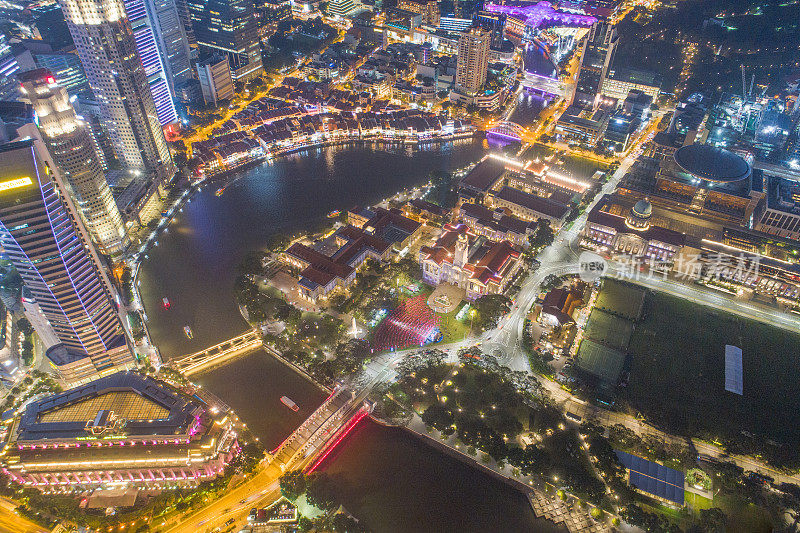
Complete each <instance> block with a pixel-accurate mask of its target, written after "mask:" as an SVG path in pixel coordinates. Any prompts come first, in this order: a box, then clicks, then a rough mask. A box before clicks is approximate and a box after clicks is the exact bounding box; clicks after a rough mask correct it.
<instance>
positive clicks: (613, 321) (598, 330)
mask: <svg viewBox="0 0 800 533" xmlns="http://www.w3.org/2000/svg"><path fill="white" fill-rule="evenodd" d="M632 333H633V322H631V321H629V320H625V319H624V318H620V317H618V316H615V315H612V314H610V313H606V312H605V311H601V310H599V309H594V310H593V311H592V313H591V314H590V315H589V321H588V323H587V324H586V331H585V332H584V337H586V338H588V339H592V340H594V341H597V342H600V343H602V344H605V345H606V346H609V347H611V348H615V349H617V350H625V349H626V348H627V347H628V342H629V341H630V339H631V334H632Z"/></svg>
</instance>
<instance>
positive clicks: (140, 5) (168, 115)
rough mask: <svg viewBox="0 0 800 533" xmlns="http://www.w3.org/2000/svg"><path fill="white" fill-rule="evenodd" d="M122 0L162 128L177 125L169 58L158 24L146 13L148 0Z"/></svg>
mask: <svg viewBox="0 0 800 533" xmlns="http://www.w3.org/2000/svg"><path fill="white" fill-rule="evenodd" d="M122 1H123V4H124V5H125V13H126V14H127V15H128V22H129V23H130V25H131V29H132V30H133V39H134V41H135V42H136V51H137V52H138V53H139V57H140V58H141V59H142V66H143V67H144V74H145V76H146V77H147V85H148V87H149V88H150V94H152V95H153V103H154V104H155V106H156V113H157V114H158V122H159V123H160V124H161V126H166V125H168V124H174V123H175V122H177V121H178V113H177V112H176V111H175V102H173V100H172V91H171V90H170V84H169V82H168V81H167V74H166V58H165V56H164V54H163V50H161V49H159V41H158V40H157V39H156V30H155V26H156V24H154V23H153V20H151V17H150V14H149V13H148V10H147V4H148V2H147V0H122ZM176 17H177V15H176Z"/></svg>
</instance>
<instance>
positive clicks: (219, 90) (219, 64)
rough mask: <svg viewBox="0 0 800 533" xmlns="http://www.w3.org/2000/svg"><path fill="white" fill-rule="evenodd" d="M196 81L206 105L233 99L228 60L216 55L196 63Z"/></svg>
mask: <svg viewBox="0 0 800 533" xmlns="http://www.w3.org/2000/svg"><path fill="white" fill-rule="evenodd" d="M197 79H198V80H200V90H201V91H202V92H203V100H204V101H205V103H206V104H209V103H213V104H214V105H217V103H218V102H219V101H220V100H229V99H231V98H233V80H232V79H231V69H230V66H229V65H228V58H227V57H225V56H223V55H216V56H211V57H209V58H206V59H205V60H203V61H200V62H199V63H197Z"/></svg>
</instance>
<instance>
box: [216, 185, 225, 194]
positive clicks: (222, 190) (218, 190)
mask: <svg viewBox="0 0 800 533" xmlns="http://www.w3.org/2000/svg"><path fill="white" fill-rule="evenodd" d="M224 192H225V187H224V186H223V187H220V188H219V189H217V192H215V193H214V194H215V195H216V196H222V193H224Z"/></svg>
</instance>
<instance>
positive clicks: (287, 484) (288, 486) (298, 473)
mask: <svg viewBox="0 0 800 533" xmlns="http://www.w3.org/2000/svg"><path fill="white" fill-rule="evenodd" d="M278 484H279V485H280V487H281V494H283V495H284V496H286V497H287V498H288V499H290V500H292V501H294V500H296V499H297V498H299V497H300V496H302V495H303V494H305V492H306V490H307V489H308V480H307V479H306V476H305V474H303V471H302V470H292V471H290V472H286V473H285V474H283V475H282V476H281V477H280V479H279V480H278Z"/></svg>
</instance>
